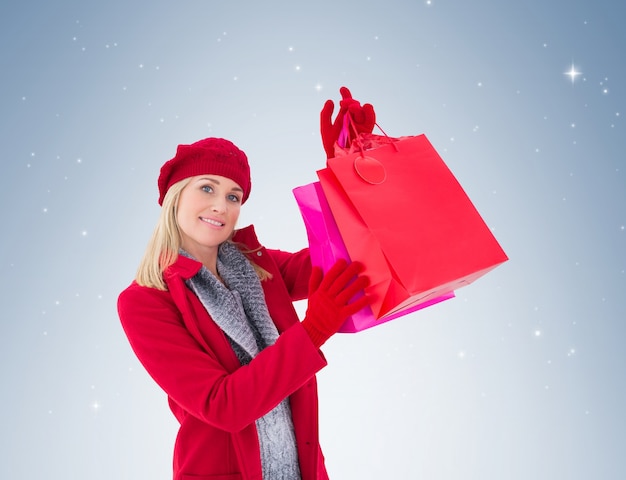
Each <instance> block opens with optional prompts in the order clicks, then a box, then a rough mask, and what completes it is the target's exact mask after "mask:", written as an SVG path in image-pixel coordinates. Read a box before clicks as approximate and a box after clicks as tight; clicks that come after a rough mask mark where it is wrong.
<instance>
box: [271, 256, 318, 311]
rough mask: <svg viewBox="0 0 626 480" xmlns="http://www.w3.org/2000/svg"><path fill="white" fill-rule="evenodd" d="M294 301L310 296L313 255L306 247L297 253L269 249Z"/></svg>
mask: <svg viewBox="0 0 626 480" xmlns="http://www.w3.org/2000/svg"><path fill="white" fill-rule="evenodd" d="M268 253H269V254H270V255H271V256H272V258H273V259H274V262H275V263H276V265H277V267H278V270H279V271H280V274H281V276H282V278H283V281H284V282H285V286H286V287H287V290H288V291H289V295H290V296H291V299H292V300H293V301H296V300H303V299H305V298H307V297H308V296H309V279H310V278H311V256H310V255H309V249H308V248H305V249H303V250H300V251H299V252H296V253H288V252H284V251H282V250H268Z"/></svg>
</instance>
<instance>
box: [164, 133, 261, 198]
mask: <svg viewBox="0 0 626 480" xmlns="http://www.w3.org/2000/svg"><path fill="white" fill-rule="evenodd" d="M205 174H212V175H220V176H222V177H226V178H230V179H231V180H232V181H234V182H236V183H237V184H238V185H239V186H240V187H241V188H242V189H243V198H242V202H241V203H244V202H245V201H246V200H247V199H248V197H249V196H250V189H251V187H252V181H251V179H250V165H248V157H246V154H245V153H244V152H243V151H241V150H240V149H239V148H237V146H236V145H235V144H234V143H232V142H230V141H228V140H225V139H223V138H205V139H204V140H200V141H198V142H195V143H192V144H191V145H179V146H178V149H177V150H176V156H174V158H172V159H171V160H168V161H167V162H165V164H163V166H162V167H161V173H160V175H159V205H163V198H165V194H166V193H167V191H168V189H169V188H170V187H171V186H172V185H174V184H175V183H176V182H179V181H181V180H183V179H185V178H189V177H195V176H196V175H205Z"/></svg>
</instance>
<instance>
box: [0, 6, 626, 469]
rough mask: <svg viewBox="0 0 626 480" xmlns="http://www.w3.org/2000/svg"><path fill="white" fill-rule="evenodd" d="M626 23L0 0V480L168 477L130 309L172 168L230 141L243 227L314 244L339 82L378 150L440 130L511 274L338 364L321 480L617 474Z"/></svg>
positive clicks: (528, 14) (385, 328)
mask: <svg viewBox="0 0 626 480" xmlns="http://www.w3.org/2000/svg"><path fill="white" fill-rule="evenodd" d="M621 5H622V4H621V3H620V2H613V1H593V2H592V1H563V0H555V1H552V2H538V1H530V2H513V1H500V2H498V1H493V0H492V1H489V0H478V1H473V2H462V1H443V0H433V1H432V2H426V1H387V2H380V1H379V2H373V1H370V0H362V1H360V2H347V1H337V0H335V1H328V0H320V1H317V2H306V3H298V2H288V1H266V2H254V1H231V2H217V1H190V0H184V1H178V2H156V4H155V2H148V1H135V2H122V1H119V0H112V1H109V2H106V3H104V2H96V1H77V0H74V1H70V0H62V1H58V2H44V1H42V0H39V1H23V2H19V3H17V2H12V3H11V2H3V3H2V5H1V6H0V40H1V41H0V45H1V47H0V48H1V55H0V62H1V72H2V73H1V77H0V78H1V82H2V83H1V85H2V88H1V90H0V122H1V129H0V135H1V137H0V138H1V144H2V160H1V166H0V169H1V170H0V172H1V173H0V182H1V184H2V188H1V189H0V201H1V205H2V240H1V242H2V243H1V245H2V248H1V249H0V272H1V273H0V282H1V285H0V288H1V289H0V291H1V292H2V293H1V295H2V322H1V327H0V328H1V330H0V342H1V348H0V372H1V379H2V395H1V396H0V406H1V411H2V413H1V415H2V424H1V430H0V431H1V433H0V439H1V443H0V477H1V478H7V479H8V478H12V479H27V478H49V479H61V478H64V479H65V478H77V479H79V478H80V479H93V480H100V479H103V480H104V479H112V478H115V479H120V480H124V479H155V480H159V479H162V480H165V479H168V478H170V476H171V468H170V464H171V449H172V443H173V440H174V435H175V431H176V425H175V423H174V420H173V418H172V417H171V415H170V413H169V410H168V407H167V404H166V399H165V396H164V395H163V394H162V393H161V392H160V391H159V390H158V388H157V387H156V386H155V385H153V383H152V381H151V380H150V379H149V377H148V376H147V374H146V373H145V372H144V371H143V369H142V367H141V366H140V365H139V363H138V362H137V360H136V359H135V357H134V355H133V353H132V352H131V350H130V348H129V346H128V344H127V342H126V339H125V337H124V336H123V333H122V331H121V328H120V326H119V321H118V318H117V313H116V308H115V303H116V299H117V295H118V293H119V292H120V291H121V290H122V289H123V288H124V287H125V286H126V285H127V284H128V283H129V282H130V281H131V279H132V277H133V275H134V272H135V268H136V266H137V264H138V261H139V258H140V256H141V254H142V253H143V249H144V247H145V244H146V242H147V240H148V237H149V235H150V234H151V232H152V228H153V226H154V224H155V221H156V218H157V215H158V205H157V202H156V200H157V190H156V177H157V174H158V169H159V167H160V166H161V164H162V163H163V162H164V161H165V160H167V159H169V158H170V157H171V156H172V155H173V153H174V151H175V147H176V145H177V144H178V143H189V142H192V141H194V140H197V139H199V138H202V137H205V136H211V135H212V136H223V137H227V138H229V139H232V140H233V141H235V142H236V143H237V144H239V145H240V146H241V147H242V148H243V149H244V150H246V152H247V153H248V154H249V157H250V159H251V163H252V168H253V191H252V197H251V201H250V202H249V204H247V205H246V207H245V208H244V213H243V214H242V219H241V224H242V225H246V224H248V223H254V224H255V225H256V227H257V231H258V233H259V235H260V237H261V239H262V240H263V241H264V243H266V244H267V245H269V246H272V247H277V248H282V249H297V248H300V247H301V246H303V245H305V244H306V235H305V230H304V226H303V224H302V222H301V219H300V216H299V213H298V210H297V207H296V204H295V202H294V200H293V197H292V194H291V189H292V188H293V187H295V186H297V185H301V184H304V183H308V182H310V181H313V180H315V173H314V172H315V170H316V169H318V168H320V167H322V166H323V165H324V160H325V157H324V154H323V150H322V148H321V143H320V139H319V132H318V113H319V110H320V109H321V107H322V105H323V102H324V101H325V100H326V99H327V98H333V99H335V100H337V99H338V89H339V87H340V86H341V85H347V86H349V87H350V88H351V90H352V92H353V94H354V95H355V97H356V98H358V99H359V100H362V101H367V102H371V103H373V104H374V106H375V107H376V110H377V114H378V119H379V122H380V124H381V126H383V128H385V130H386V131H387V132H388V133H389V134H391V135H411V134H418V133H426V134H427V136H428V137H429V138H430V140H431V142H432V143H433V145H434V146H435V147H436V148H437V150H438V151H439V152H440V154H441V155H442V156H443V158H444V159H445V161H446V163H447V164H448V166H449V167H450V168H451V169H452V171H453V172H454V173H455V175H456V176H457V178H458V179H459V181H460V182H461V184H462V185H463V186H464V187H465V189H466V191H467V193H468V194H469V195H470V197H471V198H472V200H473V201H474V203H475V205H476V206H477V208H478V210H479V211H480V212H481V214H482V215H483V217H484V219H485V220H486V222H487V223H488V224H489V226H490V227H491V228H493V231H494V233H495V234H496V236H497V238H498V240H499V241H500V243H501V244H502V246H503V247H504V249H505V250H506V251H507V253H508V254H509V256H510V258H511V260H510V261H509V262H508V263H507V264H505V265H503V266H501V267H499V268H498V269H496V270H495V271H493V272H492V273H490V274H489V275H487V276H486V277H484V278H482V279H480V280H479V281H477V282H476V283H474V284H473V285H470V286H468V287H466V288H464V289H462V290H460V291H459V292H458V297H457V298H456V299H454V300H451V301H448V302H445V303H443V304H440V305H438V306H435V307H432V308H430V309H427V310H426V311H422V312H419V313H417V314H413V315H410V316H408V317H405V318H402V319H399V320H396V321H393V322H390V323H388V324H385V325H382V326H380V327H377V328H374V329H372V330H368V331H366V332H363V333H360V334H357V335H339V336H337V337H335V338H333V339H332V340H331V341H330V342H329V343H328V344H327V345H326V346H325V348H324V350H325V353H326V355H327V357H328V360H329V363H330V365H329V367H328V368H326V369H325V370H323V371H322V372H321V374H320V376H319V380H320V384H321V385H320V388H321V392H320V400H321V412H320V415H321V436H322V445H323V448H324V450H325V453H326V457H327V465H328V469H329V472H330V474H331V477H332V478H335V479H342V478H344V479H345V478H349V479H380V478H399V479H404V478H407V479H408V478H425V479H460V478H463V479H480V480H484V479H494V480H495V479H529V478H533V479H557V478H558V479H563V478H567V479H589V478H601V479H621V478H626V457H625V455H624V445H625V444H626V417H625V415H624V410H623V408H624V405H625V404H626V389H625V384H624V378H625V372H624V366H625V362H626V351H625V349H624V337H625V333H626V332H625V328H624V319H625V318H626V308H625V307H626V299H625V296H626V295H625V293H626V291H625V286H626V280H625V277H626V275H625V268H626V254H625V248H624V247H625V242H626V231H625V226H626V215H625V209H624V205H626V188H625V187H626V181H625V177H624V176H625V171H624V170H625V163H626V161H625V153H624V152H625V147H626V140H625V138H626V126H625V124H624V121H625V118H624V117H626V107H625V105H624V102H625V100H626V78H625V76H626V62H625V61H624V50H625V47H626V34H625V33H624V29H623V23H624V19H625V18H626V15H625V7H623V6H621ZM572 65H574V66H575V67H576V69H577V70H578V71H580V72H582V73H581V75H579V76H577V77H576V78H575V81H574V82H572V80H571V78H570V77H568V76H567V75H565V74H564V72H566V71H568V70H569V69H570V68H571V66H572ZM386 201H389V202H391V207H390V208H406V205H404V204H403V202H402V199H398V198H396V199H386ZM302 307H303V306H302V305H299V306H298V308H300V309H302Z"/></svg>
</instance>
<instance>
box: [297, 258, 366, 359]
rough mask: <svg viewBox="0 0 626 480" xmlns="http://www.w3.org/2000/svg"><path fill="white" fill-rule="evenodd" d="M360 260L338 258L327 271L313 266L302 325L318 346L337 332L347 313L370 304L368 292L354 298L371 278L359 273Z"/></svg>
mask: <svg viewBox="0 0 626 480" xmlns="http://www.w3.org/2000/svg"><path fill="white" fill-rule="evenodd" d="M362 271H363V265H362V264H361V263H359V262H352V263H350V264H348V262H346V261H345V260H338V261H337V262H336V263H335V264H334V265H333V266H332V267H331V268H330V270H328V272H327V273H326V275H324V273H323V271H322V269H321V268H320V267H313V271H312V273H311V280H310V283H309V306H308V308H307V311H306V315H305V317H304V320H303V321H302V326H303V327H304V328H305V330H306V331H307V333H308V334H309V337H311V340H312V341H313V343H314V344H315V346H316V347H317V348H319V347H321V346H322V345H323V344H324V342H326V340H328V339H329V338H330V337H331V336H332V335H334V334H335V333H336V332H337V330H339V327H341V325H342V324H343V322H345V321H346V319H347V318H348V317H350V316H351V315H353V314H355V313H356V312H358V311H359V310H361V309H362V308H363V307H365V306H367V305H369V303H370V301H369V299H368V297H367V296H365V295H363V296H362V297H360V298H358V299H356V300H354V301H352V302H351V300H352V298H353V297H354V296H355V295H356V294H357V293H359V292H360V291H362V290H363V289H364V288H365V287H366V286H367V285H368V284H369V279H368V278H367V277H365V276H363V275H360V273H361V272H362Z"/></svg>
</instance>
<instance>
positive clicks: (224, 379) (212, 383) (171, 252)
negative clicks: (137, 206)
mask: <svg viewBox="0 0 626 480" xmlns="http://www.w3.org/2000/svg"><path fill="white" fill-rule="evenodd" d="M158 185H159V193H160V198H159V204H160V205H161V206H162V210H161V215H160V218H159V221H158V224H157V227H156V229H155V231H154V234H153V236H152V239H151V241H150V243H149V245H148V248H147V251H146V254H145V256H144V259H143V261H142V262H141V264H140V267H139V269H138V273H137V277H136V279H135V281H134V282H133V283H132V284H131V285H130V286H129V287H128V288H127V289H126V290H124V291H123V292H122V293H121V294H120V297H119V301H118V310H119V316H120V319H121V322H122V325H123V328H124V331H125V332H126V335H127V337H128V339H129V341H130V344H131V346H132V348H133V350H134V352H135V353H136V355H137V357H138V358H139V360H140V361H141V363H142V364H143V365H144V367H145V368H146V370H147V371H148V373H149V374H150V375H151V376H152V377H153V379H154V380H155V381H156V382H157V383H158V384H159V385H160V387H161V388H162V389H163V390H164V391H165V392H166V393H167V394H168V397H169V404H170V408H171V410H172V412H173V414H174V415H175V416H176V418H177V420H178V421H179V422H180V429H179V432H178V435H177V439H176V444H175V448H174V465H173V466H174V479H175V480H183V479H220V480H227V479H250V480H261V479H265V480H270V479H289V480H293V479H302V480H313V479H326V478H328V476H327V473H326V469H325V467H324V458H323V456H322V453H321V450H320V447H319V442H318V417H317V387H316V380H315V374H316V372H318V371H319V370H320V369H321V368H323V367H324V366H325V365H326V361H325V360H324V357H323V355H322V353H321V352H320V350H319V348H320V346H321V345H322V344H323V343H324V342H325V341H326V340H327V339H328V338H329V337H330V336H332V335H333V334H334V333H335V332H336V331H337V330H338V329H339V327H340V325H341V324H342V323H343V322H344V321H345V319H346V318H347V317H349V316H350V315H352V314H353V313H355V312H356V311H358V310H359V309H361V308H363V307H364V306H365V305H366V304H367V303H368V300H367V297H361V298H360V299H358V300H355V301H353V302H351V301H350V300H351V299H352V297H353V296H354V295H355V294H356V293H357V292H359V291H361V290H362V289H363V288H364V287H365V286H366V284H367V279H366V278H365V277H363V276H360V275H359V273H360V271H361V265H359V264H357V263H351V264H347V263H345V262H338V263H337V264H336V265H335V266H334V267H333V268H331V269H330V270H329V271H328V272H327V273H326V275H324V274H323V273H322V271H321V270H320V269H319V268H311V265H310V259H309V255H308V250H306V249H305V250H302V251H300V252H298V253H295V254H290V253H286V252H282V251H278V250H268V249H266V248H264V247H263V246H261V244H260V243H259V241H258V240H257V238H256V236H255V233H254V230H253V227H247V228H244V229H241V230H237V231H236V230H235V225H236V223H237V219H238V217H239V212H240V208H241V206H242V205H243V204H244V203H245V202H246V200H247V199H248V196H249V195H250V188H251V180H250V169H249V165H248V160H247V157H246V155H245V154H244V152H242V151H241V150H240V149H239V148H237V147H236V146H235V145H234V144H233V143H231V142H229V141H228V140H224V139H220V138H207V139H204V140H200V141H199V142H196V143H193V144H191V145H179V146H178V149H177V152H176V155H175V156H174V158H172V159H171V160H169V161H168V162H166V163H165V164H164V165H163V167H162V168H161V172H160V176H159V181H158ZM307 297H308V307H307V310H306V314H305V317H304V319H303V320H302V322H300V321H299V319H298V317H297V314H296V312H295V310H294V307H293V304H292V302H293V301H294V300H299V299H303V298H307Z"/></svg>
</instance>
